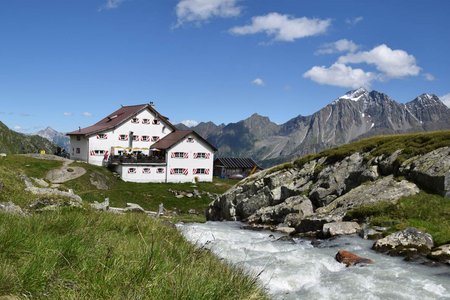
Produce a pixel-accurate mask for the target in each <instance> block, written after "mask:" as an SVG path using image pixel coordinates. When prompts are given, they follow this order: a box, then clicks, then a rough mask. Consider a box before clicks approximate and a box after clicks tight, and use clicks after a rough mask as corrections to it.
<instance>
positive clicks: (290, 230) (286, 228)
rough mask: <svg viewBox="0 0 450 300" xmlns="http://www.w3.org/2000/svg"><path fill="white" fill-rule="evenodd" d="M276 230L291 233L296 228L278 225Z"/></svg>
mask: <svg viewBox="0 0 450 300" xmlns="http://www.w3.org/2000/svg"><path fill="white" fill-rule="evenodd" d="M275 231H278V232H281V233H285V234H291V233H294V232H295V228H292V227H287V226H282V227H280V226H277V227H276V228H275Z"/></svg>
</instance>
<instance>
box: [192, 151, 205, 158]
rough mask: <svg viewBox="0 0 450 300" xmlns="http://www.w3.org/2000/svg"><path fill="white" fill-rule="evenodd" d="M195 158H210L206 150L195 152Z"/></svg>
mask: <svg viewBox="0 0 450 300" xmlns="http://www.w3.org/2000/svg"><path fill="white" fill-rule="evenodd" d="M194 158H200V159H201V158H203V159H206V158H209V153H205V152H198V153H194Z"/></svg>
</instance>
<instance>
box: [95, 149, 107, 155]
mask: <svg viewBox="0 0 450 300" xmlns="http://www.w3.org/2000/svg"><path fill="white" fill-rule="evenodd" d="M94 155H95V156H103V155H105V150H94Z"/></svg>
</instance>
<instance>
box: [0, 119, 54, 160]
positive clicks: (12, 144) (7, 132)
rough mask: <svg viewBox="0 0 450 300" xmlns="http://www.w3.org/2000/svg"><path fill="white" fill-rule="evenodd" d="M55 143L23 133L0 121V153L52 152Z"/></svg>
mask: <svg viewBox="0 0 450 300" xmlns="http://www.w3.org/2000/svg"><path fill="white" fill-rule="evenodd" d="M55 149H56V145H55V144H53V143H52V142H50V141H48V140H47V139H45V138H43V137H40V136H36V135H25V134H22V133H18V132H15V131H13V130H11V129H9V128H8V127H7V126H6V125H5V124H3V123H2V122H0V152H2V153H8V154H10V153H37V152H39V151H40V150H45V151H46V152H47V153H53V152H54V151H55Z"/></svg>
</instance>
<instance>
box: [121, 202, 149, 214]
mask: <svg viewBox="0 0 450 300" xmlns="http://www.w3.org/2000/svg"><path fill="white" fill-rule="evenodd" d="M124 211H125V212H138V213H145V209H143V208H142V207H141V206H140V205H139V204H136V203H127V207H126V208H125V209H124Z"/></svg>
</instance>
